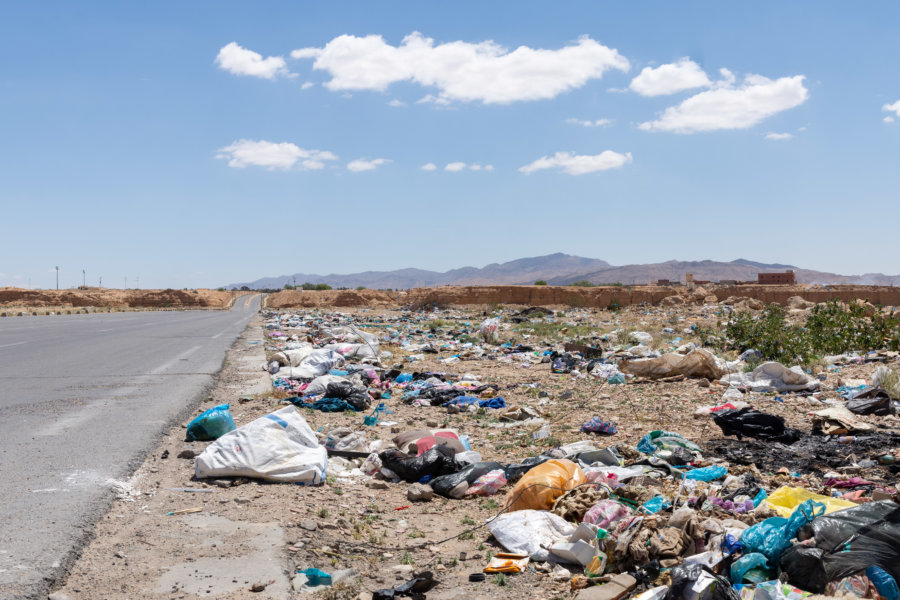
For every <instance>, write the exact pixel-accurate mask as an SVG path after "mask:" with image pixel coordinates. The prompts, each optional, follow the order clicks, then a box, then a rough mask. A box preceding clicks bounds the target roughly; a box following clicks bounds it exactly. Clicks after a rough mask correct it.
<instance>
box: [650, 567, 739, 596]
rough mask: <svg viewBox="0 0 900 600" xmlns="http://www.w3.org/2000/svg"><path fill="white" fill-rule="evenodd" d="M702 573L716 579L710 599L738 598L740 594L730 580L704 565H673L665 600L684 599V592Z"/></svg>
mask: <svg viewBox="0 0 900 600" xmlns="http://www.w3.org/2000/svg"><path fill="white" fill-rule="evenodd" d="M704 573H706V574H707V575H709V576H710V577H712V578H713V579H715V580H716V581H715V583H714V584H713V585H714V586H715V587H714V588H713V590H712V595H711V596H710V600H740V596H738V594H737V592H735V591H734V588H732V587H731V582H730V581H729V580H728V579H727V578H725V577H723V576H721V575H716V574H715V573H713V572H712V571H711V570H710V569H709V567H707V566H706V565H679V566H677V567H673V568H672V571H671V575H672V586H671V587H670V588H669V591H667V592H666V597H665V600H684V597H685V592H686V591H687V590H688V588H690V587H691V586H692V585H693V584H694V582H696V581H697V580H698V579H700V576H701V575H702V574H704Z"/></svg>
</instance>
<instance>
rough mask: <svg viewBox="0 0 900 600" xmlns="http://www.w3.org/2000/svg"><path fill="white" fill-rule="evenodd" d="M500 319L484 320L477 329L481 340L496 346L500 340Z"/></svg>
mask: <svg viewBox="0 0 900 600" xmlns="http://www.w3.org/2000/svg"><path fill="white" fill-rule="evenodd" d="M499 328H500V319H497V318H492V319H485V320H484V321H483V322H482V323H481V326H480V327H479V328H478V333H480V334H481V339H483V340H484V341H485V342H487V343H489V344H496V343H497V341H498V340H499V339H500V333H499V331H498V330H499Z"/></svg>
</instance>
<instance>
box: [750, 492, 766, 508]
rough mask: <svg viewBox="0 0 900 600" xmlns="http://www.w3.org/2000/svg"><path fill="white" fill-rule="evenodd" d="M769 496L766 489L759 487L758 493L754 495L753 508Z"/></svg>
mask: <svg viewBox="0 0 900 600" xmlns="http://www.w3.org/2000/svg"><path fill="white" fill-rule="evenodd" d="M768 497H769V495H768V494H767V493H766V490H764V489H762V488H759V491H758V492H756V495H755V496H754V497H753V508H756V507H757V506H759V503H760V502H762V501H763V500H765V499H766V498H768Z"/></svg>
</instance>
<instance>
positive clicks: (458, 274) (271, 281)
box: [226, 253, 610, 289]
mask: <svg viewBox="0 0 900 600" xmlns="http://www.w3.org/2000/svg"><path fill="white" fill-rule="evenodd" d="M609 266H610V264H609V263H608V262H606V261H604V260H598V259H596V258H582V257H580V256H571V255H569V254H562V253H556V254H548V255H547V256H536V257H532V258H520V259H517V260H513V261H510V262H506V263H491V264H489V265H487V266H485V267H482V268H480V269H479V268H476V267H462V268H459V269H452V270H450V271H446V272H443V273H441V272H438V271H424V270H422V269H398V270H396V271H365V272H363V273H351V274H349V275H337V274H331V275H316V274H311V273H295V274H293V275H280V276H278V277H265V278H263V279H257V280H256V281H251V282H249V283H234V284H231V285H228V286H226V287H228V288H240V287H241V286H244V285H246V286H248V287H250V288H252V289H281V288H283V287H284V285H285V284H286V283H287V284H291V285H294V282H295V281H296V283H297V285H300V284H302V283H305V282H309V283H327V284H328V285H330V286H331V287H334V288H338V287H347V288H355V287H359V286H364V287H367V288H370V289H408V288H414V287H433V286H438V285H491V284H495V285H500V284H506V285H516V284H524V283H534V282H535V281H537V280H539V279H550V278H551V277H559V276H565V275H570V274H573V273H586V272H589V271H597V270H600V269H605V268H608V267H609Z"/></svg>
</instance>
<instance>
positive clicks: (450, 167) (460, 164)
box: [444, 162, 466, 173]
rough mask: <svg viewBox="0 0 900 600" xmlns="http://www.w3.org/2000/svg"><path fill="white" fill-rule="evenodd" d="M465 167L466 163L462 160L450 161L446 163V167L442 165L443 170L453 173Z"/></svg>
mask: <svg viewBox="0 0 900 600" xmlns="http://www.w3.org/2000/svg"><path fill="white" fill-rule="evenodd" d="M465 168H466V163H464V162H452V163H450V164H448V165H447V166H446V167H444V170H445V171H450V172H453V173H455V172H457V171H462V170H463V169H465Z"/></svg>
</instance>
